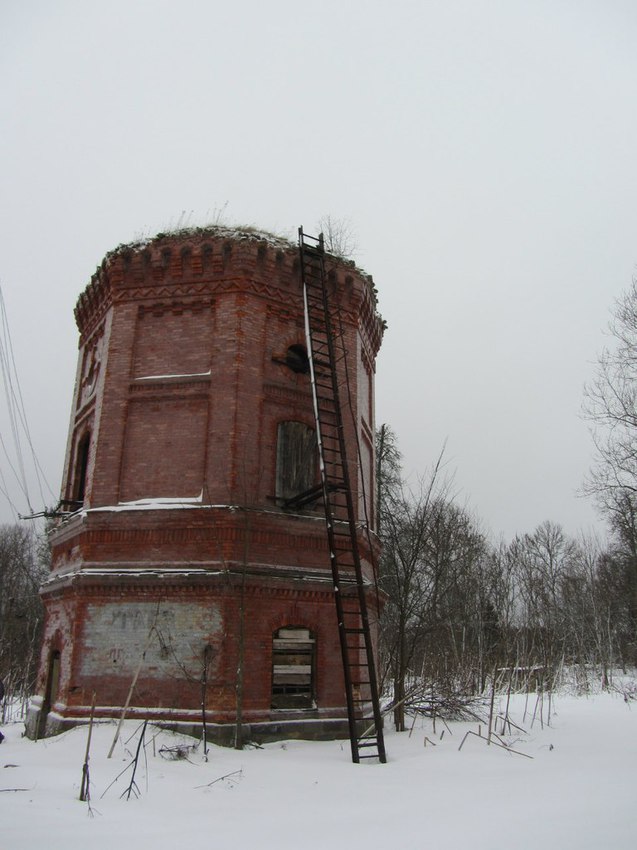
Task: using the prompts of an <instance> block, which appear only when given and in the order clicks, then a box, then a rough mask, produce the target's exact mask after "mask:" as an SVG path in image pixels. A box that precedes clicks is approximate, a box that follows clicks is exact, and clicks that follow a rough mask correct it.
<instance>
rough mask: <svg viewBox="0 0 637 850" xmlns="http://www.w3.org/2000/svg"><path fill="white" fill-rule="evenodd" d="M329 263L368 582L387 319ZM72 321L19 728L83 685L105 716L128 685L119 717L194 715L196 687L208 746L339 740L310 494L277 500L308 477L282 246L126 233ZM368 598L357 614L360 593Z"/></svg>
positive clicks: (296, 306) (297, 304) (39, 722)
mask: <svg viewBox="0 0 637 850" xmlns="http://www.w3.org/2000/svg"><path fill="white" fill-rule="evenodd" d="M327 268H328V285H329V292H330V299H331V302H332V304H333V306H334V308H335V309H336V310H337V312H338V316H339V323H342V329H343V331H342V332H343V334H344V341H345V348H346V351H347V358H346V359H347V364H341V366H340V367H339V368H341V369H344V368H345V366H347V371H348V384H349V389H350V399H351V408H349V409H351V412H352V415H351V416H349V417H348V418H346V421H345V433H346V438H347V441H348V445H349V447H350V449H351V451H349V452H348V456H349V457H350V463H351V465H352V470H351V473H352V474H351V480H352V482H353V485H352V486H353V487H354V489H355V492H354V500H355V504H356V506H357V510H358V513H359V516H358V520H359V523H360V526H361V535H360V548H361V553H362V559H363V570H364V571H365V573H366V575H367V576H368V577H369V579H370V587H373V581H372V579H373V574H372V564H373V563H374V562H375V558H376V556H377V554H378V553H377V551H370V545H371V547H372V549H373V550H376V547H377V544H376V539H375V536H374V534H373V525H374V517H375V508H374V495H375V487H374V448H373V446H374V440H373V435H374V391H373V376H374V368H375V366H374V364H375V358H376V354H377V352H378V349H379V347H380V343H381V337H382V328H383V325H382V321H381V319H380V317H379V315H378V313H377V310H376V298H375V290H374V287H373V283H372V281H371V278H370V277H368V276H367V275H365V274H363V273H362V272H361V271H360V270H358V269H357V268H356V267H355V266H354V265H353V264H351V263H348V262H345V261H342V260H338V259H336V258H331V257H328V264H327ZM75 315H76V320H77V325H78V328H79V332H80V340H79V358H78V370H77V378H76V385H75V393H74V399H73V410H72V415H71V423H70V429H69V438H68V447H67V452H66V462H65V469H64V478H63V486H62V501H61V506H62V509H63V516H62V518H61V519H59V520H58V521H57V524H56V526H55V527H54V529H53V530H52V532H51V543H52V552H53V562H52V570H51V574H50V577H49V579H48V581H47V582H46V584H45V585H44V587H43V590H42V594H43V600H44V604H45V612H46V614H45V629H44V641H43V648H42V656H41V663H40V671H39V677H38V685H37V695H36V696H35V697H34V698H33V699H32V702H31V707H30V711H29V716H28V721H27V731H28V733H29V734H30V735H31V736H36V735H38V736H41V735H47V734H52V733H54V732H56V731H59V730H60V729H62V728H65V727H67V726H69V725H73V724H75V723H77V722H78V721H80V720H83V719H85V718H86V717H87V716H88V714H89V711H90V706H91V701H92V697H93V693H95V700H96V711H95V713H96V716H97V717H113V716H119V714H120V713H121V710H122V707H123V706H124V705H125V704H126V701H127V699H128V697H129V694H130V707H129V709H128V716H131V717H149V718H152V719H155V720H162V721H170V722H174V723H178V724H181V726H180V728H183V729H184V730H186V731H191V730H192V731H194V730H195V729H196V728H199V729H200V724H201V721H202V694H204V702H205V705H204V708H205V713H206V722H207V729H208V733H209V737H211V738H213V739H216V740H218V741H220V742H228V743H229V742H232V741H233V740H234V738H235V736H236V735H237V728H238V727H239V728H240V731H239V733H238V734H239V735H240V736H242V737H243V738H249V739H252V740H268V739H275V738H277V737H282V736H284V737H290V736H300V737H337V736H343V737H346V736H347V727H346V722H345V720H344V718H345V715H346V709H345V695H344V684H343V672H342V668H341V660H340V650H339V642H338V633H337V622H336V616H335V610H334V600H333V583H332V580H331V575H330V567H329V553H328V549H327V540H326V532H325V521H324V517H323V514H322V508H321V504H320V503H319V504H310V505H307V506H306V507H305V508H304V509H303V510H298V509H294V510H292V509H290V508H289V507H286V499H289V498H290V497H292V496H294V495H295V494H296V493H298V492H300V491H302V490H307V489H308V488H309V487H311V486H312V485H313V484H315V483H316V482H317V481H318V469H317V463H316V439H315V432H314V429H315V423H314V416H313V406H312V396H311V388H310V381H309V376H308V363H307V353H306V347H305V345H306V344H305V337H304V315H303V302H302V294H301V284H300V276H299V259H298V250H297V248H296V247H295V246H294V245H292V244H290V243H289V242H287V241H285V240H282V239H280V238H276V237H272V236H270V235H267V234H263V233H259V232H252V231H234V230H228V229H224V228H212V229H202V230H192V231H180V232H177V233H174V234H169V235H163V234H162V235H159V236H157V237H155V238H154V239H152V240H151V241H148V242H144V243H138V244H132V245H128V246H121V247H119V248H117V249H116V250H114V251H112V252H111V253H109V254H108V255H107V256H106V258H105V259H104V261H103V262H102V264H101V266H100V267H99V268H98V270H97V271H96V273H95V274H94V275H93V277H92V279H91V282H90V284H89V285H88V287H87V288H86V290H85V291H84V292H83V294H82V295H81V296H80V298H79V300H78V303H77V307H76V311H75ZM344 377H345V375H344ZM348 407H349V406H348ZM354 467H355V468H354ZM366 527H370V528H371V530H372V534H371V535H369V534H367V533H366V531H365V528H366ZM369 609H370V612H371V615H372V617H371V619H372V622H373V621H374V620H375V619H376V618H375V612H376V611H377V596H376V594H375V593H373V592H370V594H369ZM136 675H137V679H136V680H135V686H134V688H132V691H131V686H132V684H133V681H134V679H135V676H136ZM238 721H239V724H238Z"/></svg>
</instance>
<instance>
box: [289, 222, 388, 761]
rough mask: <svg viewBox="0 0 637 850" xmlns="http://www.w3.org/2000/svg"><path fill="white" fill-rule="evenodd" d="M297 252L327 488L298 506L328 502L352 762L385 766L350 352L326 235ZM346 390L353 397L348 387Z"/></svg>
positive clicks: (307, 240) (305, 241) (302, 237)
mask: <svg viewBox="0 0 637 850" xmlns="http://www.w3.org/2000/svg"><path fill="white" fill-rule="evenodd" d="M299 252H300V259H301V278H302V284H303V302H304V309H305V336H306V341H307V351H308V360H309V367H310V379H311V383H312V397H313V401H314V418H315V422H316V436H317V444H318V456H319V467H320V475H321V482H320V484H319V485H318V487H317V488H314V490H313V491H309V492H308V493H305V494H301V495H300V496H299V499H298V500H296V504H297V506H298V505H300V504H307V503H309V502H310V501H312V500H313V499H314V500H315V499H317V497H319V498H321V497H322V501H323V507H324V510H325V521H326V525H327V537H328V546H329V553H330V563H331V568H332V577H333V581H334V598H335V602H336V613H337V617H338V632H339V638H340V645H341V655H342V660H343V673H344V679H345V693H346V698H347V716H348V723H349V737H350V743H351V748H352V761H353V762H355V763H357V764H358V763H359V762H360V761H361V760H362V759H378V760H379V761H380V762H383V763H384V762H386V760H387V759H386V754H385V742H384V739H383V725H382V717H381V713H380V701H379V696H378V683H377V678H376V667H375V663H374V649H373V646H372V639H371V632H370V626H369V617H368V611H367V596H366V593H368V592H369V590H370V587H371V586H370V584H369V582H366V580H365V578H364V576H363V571H362V567H361V557H360V550H359V540H358V535H357V521H356V512H355V510H354V502H353V497H352V488H351V482H350V468H349V464H348V457H347V451H346V439H345V431H344V426H343V409H342V407H341V399H340V395H339V390H340V388H341V384H342V383H343V382H344V383H345V384H346V381H347V372H346V369H345V363H344V362H343V361H344V358H345V347H344V340H343V337H342V334H341V333H340V322H337V321H334V320H333V319H334V318H335V316H333V314H332V310H331V309H330V298H329V293H328V289H327V279H326V272H325V248H324V244H323V234H321V235H320V236H319V237H318V238H316V237H312V236H308V235H307V234H306V233H304V232H303V228H302V227H300V228H299ZM341 363H342V365H341V367H340V369H339V364H341ZM345 389H346V392H349V388H348V387H347V386H346V387H345ZM355 468H356V467H355ZM290 501H294V500H290ZM370 709H371V713H370Z"/></svg>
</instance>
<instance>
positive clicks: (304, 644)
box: [272, 626, 316, 709]
mask: <svg viewBox="0 0 637 850" xmlns="http://www.w3.org/2000/svg"><path fill="white" fill-rule="evenodd" d="M315 647H316V643H315V641H314V640H313V639H312V637H311V634H310V631H309V629H302V628H292V627H289V626H286V627H285V628H282V629H279V630H278V631H277V632H275V633H274V637H273V639H272V708H287V709H290V708H314V707H315V700H314V668H315V664H314V657H315Z"/></svg>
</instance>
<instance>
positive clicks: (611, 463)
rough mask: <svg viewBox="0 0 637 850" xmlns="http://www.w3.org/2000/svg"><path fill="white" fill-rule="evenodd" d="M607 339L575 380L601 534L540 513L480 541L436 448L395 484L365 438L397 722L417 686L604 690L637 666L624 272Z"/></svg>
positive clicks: (632, 350) (632, 310)
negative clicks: (506, 536) (587, 431)
mask: <svg viewBox="0 0 637 850" xmlns="http://www.w3.org/2000/svg"><path fill="white" fill-rule="evenodd" d="M610 332H611V346H610V347H609V348H608V349H606V350H605V351H603V352H602V354H601V355H600V357H599V361H598V365H597V370H596V375H595V379H594V381H593V382H592V383H591V384H590V385H589V386H588V387H587V388H586V391H585V403H584V412H585V415H586V416H587V417H588V419H589V422H590V423H591V430H592V433H593V439H594V445H595V461H594V464H593V467H592V469H591V472H590V474H589V476H588V478H587V479H586V483H585V487H584V489H585V492H586V493H587V494H588V495H590V496H591V497H593V498H594V499H595V500H596V503H597V506H598V508H599V510H600V512H601V513H602V515H603V516H604V517H605V519H606V520H607V524H608V531H609V534H608V539H607V540H606V541H604V542H601V541H599V540H596V539H594V538H580V539H577V540H576V539H573V538H570V537H569V536H568V535H566V534H565V532H564V531H563V529H562V528H561V527H560V526H559V525H558V524H556V523H553V522H550V521H547V522H544V523H542V524H541V525H539V526H538V527H537V528H536V529H534V530H533V531H530V532H529V533H527V534H522V535H518V536H516V537H515V538H514V539H513V540H512V541H510V542H508V543H505V542H499V543H493V542H492V541H491V540H490V539H489V538H488V537H487V536H486V535H485V534H484V533H483V532H482V531H481V529H480V524H479V522H478V521H477V520H476V519H475V517H473V516H472V515H471V514H470V513H469V512H468V511H467V510H466V509H464V508H463V507H461V506H459V505H457V504H456V503H455V501H454V499H453V497H452V494H451V492H450V487H449V483H448V481H447V480H446V479H445V477H444V472H443V462H442V461H443V458H442V456H441V457H440V458H439V459H438V461H437V463H436V464H434V467H433V469H432V471H431V472H430V473H429V475H428V476H426V477H425V478H424V479H422V480H421V481H420V482H419V484H418V486H417V487H416V488H409V487H408V486H407V484H406V483H405V480H404V478H403V474H402V469H401V456H400V451H399V448H398V445H397V440H396V436H395V434H394V433H393V432H392V430H391V428H389V427H388V426H386V425H384V426H382V427H381V428H380V429H379V431H378V434H377V445H376V459H377V488H378V492H377V504H378V516H377V527H378V529H379V534H380V537H381V541H382V543H383V551H382V556H381V561H380V565H379V571H378V575H379V578H378V584H379V588H380V590H381V592H382V594H383V598H384V600H385V605H384V610H383V613H382V616H381V620H380V660H381V677H382V680H383V683H384V685H385V687H386V689H387V690H388V691H389V692H391V694H392V696H393V703H394V706H395V709H394V721H395V724H396V727H397V728H398V729H403V728H404V725H405V712H406V709H407V708H408V707H409V705H410V702H411V703H412V704H413V703H414V702H415V701H416V702H417V701H418V700H419V699H420V700H422V698H423V690H424V691H427V692H431V694H432V695H433V694H434V693H437V694H439V695H440V694H445V695H446V697H447V698H448V699H450V698H451V697H452V695H453V694H460V693H464V694H479V693H482V692H483V691H484V689H485V687H486V685H487V682H489V683H490V684H491V685H492V686H493V685H499V686H500V687H508V688H511V687H513V688H520V687H527V688H533V689H535V688H551V687H553V686H554V685H555V684H556V682H557V681H558V679H559V677H560V675H561V673H562V671H563V670H564V669H565V667H568V669H569V671H570V672H571V674H573V675H575V676H577V677H579V678H580V681H581V684H582V686H586V685H587V684H588V682H589V680H590V677H591V676H595V677H597V678H598V679H599V680H600V681H601V683H602V684H603V685H604V686H609V684H610V683H611V676H612V671H613V669H614V668H617V667H619V668H621V669H624V670H625V669H626V668H627V667H629V666H630V667H634V666H635V665H636V664H637V282H634V283H633V285H632V287H631V288H630V290H629V291H628V292H627V293H626V294H625V295H624V296H622V298H621V299H620V300H619V301H618V302H617V304H616V305H615V309H614V311H613V314H612V321H611V324H610Z"/></svg>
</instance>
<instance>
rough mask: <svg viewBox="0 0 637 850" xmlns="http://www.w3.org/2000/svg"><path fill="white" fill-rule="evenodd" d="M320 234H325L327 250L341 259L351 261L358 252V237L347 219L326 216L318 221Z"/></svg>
mask: <svg viewBox="0 0 637 850" xmlns="http://www.w3.org/2000/svg"><path fill="white" fill-rule="evenodd" d="M317 226H318V229H319V232H320V233H322V234H323V240H324V243H325V250H326V251H327V252H328V254H332V255H333V256H335V257H339V258H340V259H344V260H347V259H351V257H352V256H353V254H354V253H355V252H356V248H357V244H356V236H355V234H354V228H353V226H352V223H351V221H349V219H347V218H334V216H331V215H324V216H322V217H321V218H320V219H319V221H318V225H317Z"/></svg>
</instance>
